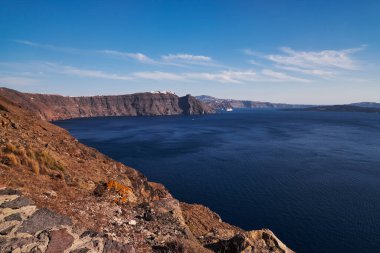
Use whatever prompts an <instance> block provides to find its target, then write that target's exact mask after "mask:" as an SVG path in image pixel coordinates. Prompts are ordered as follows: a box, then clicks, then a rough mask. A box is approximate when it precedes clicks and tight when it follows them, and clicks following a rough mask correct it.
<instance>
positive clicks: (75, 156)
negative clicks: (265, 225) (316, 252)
mask: <svg viewBox="0 0 380 253" xmlns="http://www.w3.org/2000/svg"><path fill="white" fill-rule="evenodd" d="M10 100H13V97H7V98H4V97H1V96H0V252H73V253H74V252H76V253H78V252H136V253H140V252H141V253H143V252H144V253H145V252H148V253H149V252H160V253H167V252H189V253H190V252H194V253H195V252H201V253H202V252H292V251H291V250H290V249H288V248H287V247H286V246H285V245H284V244H282V243H281V241H280V240H278V239H277V238H276V237H275V236H274V235H273V233H272V232H270V231H269V230H254V231H250V232H247V231H243V230H242V229H240V228H237V227H234V226H231V225H229V224H227V223H224V222H223V221H222V220H221V219H220V217H219V216H218V215H217V214H215V213H213V212H212V211H211V210H209V209H208V208H206V207H203V206H200V205H191V204H185V203H180V202H179V201H178V200H176V199H175V198H173V197H172V196H171V194H170V193H169V192H168V191H167V189H166V188H165V187H164V186H162V185H161V184H157V183H153V182H149V181H148V180H147V179H146V177H144V175H142V174H141V173H140V172H138V171H136V170H134V169H133V168H130V167H128V166H125V165H123V164H121V163H118V162H116V161H114V160H112V159H110V158H109V157H107V156H105V155H103V154H101V153H100V152H98V151H97V150H95V149H93V148H89V147H87V146H85V145H83V144H81V143H80V142H78V141H77V140H76V139H75V138H74V137H72V136H71V135H70V134H69V133H68V132H67V131H66V130H64V129H62V128H60V127H57V126H55V125H53V124H51V123H49V122H47V121H45V120H41V115H36V113H35V111H33V110H25V109H23V108H22V107H23V106H20V105H19V104H15V103H13V102H12V101H10ZM188 110H189V111H191V110H196V108H194V107H191V106H189V107H188Z"/></svg>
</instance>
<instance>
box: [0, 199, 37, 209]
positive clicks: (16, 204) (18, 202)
mask: <svg viewBox="0 0 380 253" xmlns="http://www.w3.org/2000/svg"><path fill="white" fill-rule="evenodd" d="M30 205H34V202H33V201H32V200H30V199H28V198H25V197H18V198H17V199H14V200H11V201H8V202H5V203H3V204H1V205H0V207H1V208H12V209H18V208H21V207H23V206H30Z"/></svg>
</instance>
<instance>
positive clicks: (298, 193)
mask: <svg viewBox="0 0 380 253" xmlns="http://www.w3.org/2000/svg"><path fill="white" fill-rule="evenodd" d="M56 124H57V125H59V126H62V127H64V128H66V129H67V130H69V131H70V133H71V134H73V135H74V136H75V137H76V138H78V139H79V140H80V141H81V142H83V143H85V144H87V145H89V146H92V147H95V148H97V149H98V150H100V151H101V152H103V153H105V154H107V155H109V156H111V157H112V158H114V159H116V160H118V161H121V162H123V163H125V164H127V165H129V166H132V167H134V168H136V169H138V170H140V171H142V172H143V173H144V174H145V175H146V176H147V177H148V178H149V179H150V180H151V181H156V182H160V183H163V184H164V185H165V186H166V187H167V188H169V190H170V191H171V193H172V194H173V195H174V196H175V197H176V198H178V199H180V200H182V201H186V202H189V203H201V204H205V205H207V206H209V207H210V208H212V209H213V210H214V211H216V212H217V213H219V214H220V215H221V217H222V218H223V220H225V221H227V222H229V223H232V224H235V225H238V226H240V227H242V228H244V229H247V230H250V229H260V228H270V229H271V230H272V231H273V232H274V233H275V234H276V235H277V236H278V237H279V238H280V239H281V240H282V241H283V242H284V243H285V244H287V245H288V246H289V247H291V248H292V249H294V250H296V251H297V252H371V253H372V252H380V114H367V113H329V112H284V111H241V112H233V113H225V114H216V115H207V116H172V117H117V118H92V119H76V120H67V121H60V122H56Z"/></svg>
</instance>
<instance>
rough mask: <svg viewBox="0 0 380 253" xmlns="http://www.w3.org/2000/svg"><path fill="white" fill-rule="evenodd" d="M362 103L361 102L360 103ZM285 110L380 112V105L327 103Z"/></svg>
mask: <svg viewBox="0 0 380 253" xmlns="http://www.w3.org/2000/svg"><path fill="white" fill-rule="evenodd" d="M358 104H360V103H358ZM283 110H285V111H295V110H297V111H318V112H368V113H380V107H379V108H377V107H364V106H357V105H352V104H349V105H326V106H313V107H308V108H288V109H283Z"/></svg>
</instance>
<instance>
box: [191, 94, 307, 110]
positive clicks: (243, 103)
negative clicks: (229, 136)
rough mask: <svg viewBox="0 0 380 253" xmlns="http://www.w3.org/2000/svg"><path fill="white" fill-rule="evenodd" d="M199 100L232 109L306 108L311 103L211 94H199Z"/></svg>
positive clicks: (218, 108) (212, 105)
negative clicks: (248, 98)
mask: <svg viewBox="0 0 380 253" xmlns="http://www.w3.org/2000/svg"><path fill="white" fill-rule="evenodd" d="M196 98H197V99H198V100H199V101H201V102H203V103H205V104H207V105H208V106H210V107H211V108H213V109H215V110H226V109H228V108H231V109H285V108H306V107H310V105H298V104H283V103H270V102H260V101H250V100H236V99H222V98H215V97H211V96H206V95H202V96H197V97H196Z"/></svg>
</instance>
